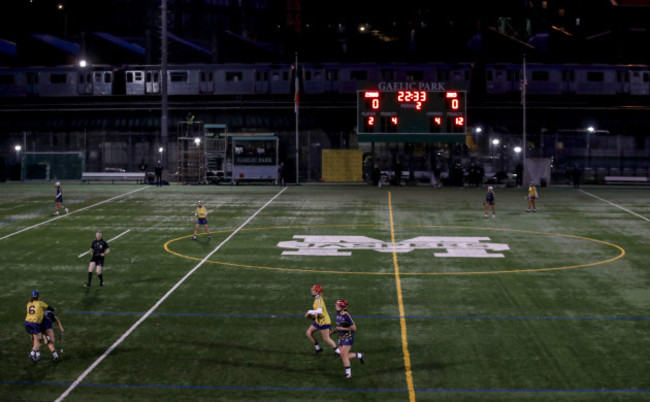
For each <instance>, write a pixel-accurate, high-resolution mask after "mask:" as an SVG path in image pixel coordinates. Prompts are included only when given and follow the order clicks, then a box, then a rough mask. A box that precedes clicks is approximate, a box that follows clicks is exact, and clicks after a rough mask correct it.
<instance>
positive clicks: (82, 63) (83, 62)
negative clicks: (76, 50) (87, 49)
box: [79, 59, 88, 68]
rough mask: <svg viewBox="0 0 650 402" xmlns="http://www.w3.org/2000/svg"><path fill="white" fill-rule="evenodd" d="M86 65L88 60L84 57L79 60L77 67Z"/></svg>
mask: <svg viewBox="0 0 650 402" xmlns="http://www.w3.org/2000/svg"><path fill="white" fill-rule="evenodd" d="M87 65H88V62H87V61H86V60H84V59H81V60H79V67H82V68H83V67H86V66H87Z"/></svg>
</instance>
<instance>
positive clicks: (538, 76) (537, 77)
mask: <svg viewBox="0 0 650 402" xmlns="http://www.w3.org/2000/svg"><path fill="white" fill-rule="evenodd" d="M530 78H531V79H532V80H533V81H548V71H533V72H532V74H531V75H530Z"/></svg>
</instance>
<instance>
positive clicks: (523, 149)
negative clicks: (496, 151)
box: [521, 53, 528, 184]
mask: <svg viewBox="0 0 650 402" xmlns="http://www.w3.org/2000/svg"><path fill="white" fill-rule="evenodd" d="M523 58H524V61H523V74H524V76H523V78H522V80H521V106H522V110H523V122H522V124H523V137H524V144H523V146H522V147H521V157H522V161H523V164H522V166H523V171H522V174H523V175H524V177H526V175H525V174H524V173H523V172H525V171H526V148H527V144H528V142H527V141H526V86H527V85H528V82H527V80H526V53H524V55H523ZM522 184H523V178H522Z"/></svg>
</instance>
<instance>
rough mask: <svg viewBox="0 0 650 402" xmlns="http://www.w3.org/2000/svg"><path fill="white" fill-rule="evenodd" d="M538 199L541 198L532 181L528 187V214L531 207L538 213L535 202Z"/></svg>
mask: <svg viewBox="0 0 650 402" xmlns="http://www.w3.org/2000/svg"><path fill="white" fill-rule="evenodd" d="M537 198H539V195H537V188H536V187H535V183H533V182H532V181H531V182H530V186H528V209H527V210H526V212H530V211H531V209H530V208H531V207H532V208H533V209H532V211H533V212H537V206H536V205H535V200H536V199H537Z"/></svg>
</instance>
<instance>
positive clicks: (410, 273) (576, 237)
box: [164, 224, 625, 276]
mask: <svg viewBox="0 0 650 402" xmlns="http://www.w3.org/2000/svg"><path fill="white" fill-rule="evenodd" d="M350 226H354V227H385V225H371V224H359V225H349V224H345V225H314V226H309V225H295V226H275V227H265V228H247V229H242V230H241V231H245V230H250V231H252V230H272V229H301V228H302V229H304V228H314V227H350ZM395 227H405V228H413V227H419V228H444V229H480V230H485V229H486V228H482V227H472V226H444V225H396V226H395ZM489 230H493V231H501V232H514V233H530V234H536V235H544V236H561V237H569V238H575V239H581V240H586V241H591V242H595V243H600V244H603V245H606V246H609V247H614V248H616V249H618V250H619V251H620V254H619V255H617V256H615V257H613V258H610V259H607V260H603V261H596V262H592V263H587V264H579V265H568V266H562V267H548V268H531V269H517V270H507V271H484V272H481V271H475V272H402V273H400V275H410V276H439V275H494V274H511V273H521V272H538V271H556V270H563V269H576V268H586V267H593V266H596V265H602V264H607V263H610V262H613V261H616V260H619V259H621V258H623V257H624V256H625V249H623V248H622V247H621V246H618V245H616V244H613V243H609V242H606V241H603V240H598V239H592V238H589V237H583V236H576V235H570V234H562V233H548V232H536V231H532V230H522V229H504V228H489ZM229 232H232V230H230V229H229V230H218V231H212V233H229ZM201 235H202V234H199V236H201ZM191 236H192V235H187V236H181V237H177V238H174V239H171V240H169V241H167V242H166V243H165V244H164V249H165V251H167V252H168V253H170V254H173V255H176V256H178V257H181V258H187V259H190V260H195V261H201V260H202V258H196V257H191V256H188V255H185V254H181V253H177V252H175V251H173V250H171V249H170V248H169V245H170V244H171V243H173V242H175V241H178V240H182V239H187V238H189V237H191ZM391 241H393V243H395V241H394V239H392V240H391ZM206 262H208V263H211V264H218V265H225V266H230V267H239V268H255V269H266V270H273V271H294V272H296V271H297V272H316V273H321V274H339V275H340V274H350V275H394V272H357V271H349V272H341V271H335V270H320V269H302V268H282V267H265V266H258V265H247V264H235V263H229V262H223V261H212V260H207V261H206Z"/></svg>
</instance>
